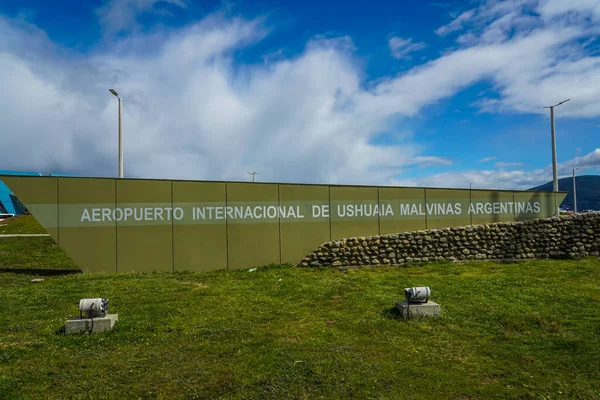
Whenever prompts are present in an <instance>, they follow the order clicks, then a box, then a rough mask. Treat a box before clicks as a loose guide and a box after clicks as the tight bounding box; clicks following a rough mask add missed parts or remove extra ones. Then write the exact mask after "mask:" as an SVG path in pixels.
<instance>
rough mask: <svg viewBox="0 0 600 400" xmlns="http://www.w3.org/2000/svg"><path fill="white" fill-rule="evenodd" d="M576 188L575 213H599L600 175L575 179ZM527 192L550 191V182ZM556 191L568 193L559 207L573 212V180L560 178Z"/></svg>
mask: <svg viewBox="0 0 600 400" xmlns="http://www.w3.org/2000/svg"><path fill="white" fill-rule="evenodd" d="M575 184H576V186H577V211H583V210H596V211H600V175H582V176H576V177H575ZM529 190H540V191H550V192H551V191H552V182H551V181H550V182H548V183H546V184H544V185H542V186H538V187H534V188H531V189H529ZM558 190H559V191H561V192H569V194H567V197H565V199H564V201H563V202H562V204H561V205H560V207H561V208H564V209H566V210H573V178H562V179H559V180H558Z"/></svg>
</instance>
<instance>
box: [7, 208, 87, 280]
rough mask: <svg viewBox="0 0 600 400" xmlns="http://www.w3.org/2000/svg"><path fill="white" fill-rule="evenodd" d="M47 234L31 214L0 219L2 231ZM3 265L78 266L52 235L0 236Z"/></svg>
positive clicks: (48, 267) (69, 268) (74, 267)
mask: <svg viewBox="0 0 600 400" xmlns="http://www.w3.org/2000/svg"><path fill="white" fill-rule="evenodd" d="M24 233H27V234H32V233H33V234H45V233H47V232H46V231H45V230H44V228H42V226H41V225H40V224H39V222H37V220H36V219H35V218H34V217H33V216H32V215H21V216H17V217H13V218H8V219H6V220H4V221H0V234H24ZM0 269H15V270H23V269H28V270H34V269H40V270H63V269H67V270H77V269H78V268H77V266H76V265H75V263H74V262H73V260H71V258H70V257H69V256H68V255H67V254H66V253H65V252H64V251H63V250H62V249H61V248H60V247H59V246H58V245H57V244H56V243H55V242H54V240H53V239H52V238H50V237H20V238H19V237H16V238H0Z"/></svg>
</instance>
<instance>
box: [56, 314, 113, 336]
mask: <svg viewBox="0 0 600 400" xmlns="http://www.w3.org/2000/svg"><path fill="white" fill-rule="evenodd" d="M118 320H119V314H106V316H105V317H98V318H93V319H90V318H85V317H84V318H82V317H75V318H73V319H70V320H68V321H66V322H65V333H77V332H86V331H87V332H89V331H92V332H104V331H110V330H111V329H112V328H113V326H115V323H116V322H117V321H118Z"/></svg>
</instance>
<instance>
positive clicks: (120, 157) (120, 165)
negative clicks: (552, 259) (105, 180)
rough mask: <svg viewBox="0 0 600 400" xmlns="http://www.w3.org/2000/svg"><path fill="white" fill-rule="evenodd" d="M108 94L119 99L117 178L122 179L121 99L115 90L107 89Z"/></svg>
mask: <svg viewBox="0 0 600 400" xmlns="http://www.w3.org/2000/svg"><path fill="white" fill-rule="evenodd" d="M108 91H109V92H111V93H112V94H114V95H115V96H116V97H117V99H119V178H122V177H123V121H122V115H123V105H122V104H123V99H121V97H119V94H118V93H117V92H116V91H115V89H108Z"/></svg>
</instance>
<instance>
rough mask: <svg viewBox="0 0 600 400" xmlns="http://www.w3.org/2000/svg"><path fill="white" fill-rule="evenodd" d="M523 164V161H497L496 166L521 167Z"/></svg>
mask: <svg viewBox="0 0 600 400" xmlns="http://www.w3.org/2000/svg"><path fill="white" fill-rule="evenodd" d="M522 165H523V163H521V162H504V161H498V162H497V163H495V164H494V167H496V168H506V167H520V166H522Z"/></svg>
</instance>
